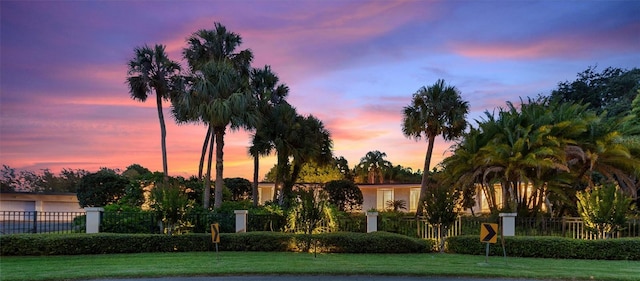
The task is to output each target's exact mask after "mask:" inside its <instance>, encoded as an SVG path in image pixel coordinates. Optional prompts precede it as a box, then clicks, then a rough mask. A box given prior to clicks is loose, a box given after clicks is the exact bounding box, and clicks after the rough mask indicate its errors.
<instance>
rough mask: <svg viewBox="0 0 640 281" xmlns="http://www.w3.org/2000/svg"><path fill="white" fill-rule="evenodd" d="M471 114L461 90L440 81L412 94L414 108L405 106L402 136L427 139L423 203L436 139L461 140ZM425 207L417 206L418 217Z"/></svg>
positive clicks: (421, 196)
mask: <svg viewBox="0 0 640 281" xmlns="http://www.w3.org/2000/svg"><path fill="white" fill-rule="evenodd" d="M468 112H469V103H468V102H466V101H463V100H462V97H461V95H460V91H458V89H456V87H454V86H447V85H445V83H444V80H442V79H439V80H438V81H436V83H435V84H433V85H432V86H429V87H422V88H420V89H419V90H418V92H416V93H415V94H413V99H412V101H411V105H409V106H406V107H404V115H403V120H402V133H403V134H404V135H405V136H406V137H409V138H414V139H415V140H420V139H421V138H422V137H424V138H425V139H426V140H427V143H428V147H427V154H426V156H425V161H424V169H423V171H424V173H423V174H422V182H421V185H420V198H421V199H420V202H423V198H424V195H425V194H426V191H427V182H428V177H429V173H428V171H429V167H430V164H431V155H432V154H433V145H434V142H435V139H436V136H439V135H442V137H443V139H444V140H445V141H448V140H453V139H455V138H457V137H459V136H460V135H461V134H462V133H463V132H464V129H465V128H466V127H467V121H466V120H465V118H466V115H467V113H468ZM422 205H423V204H419V205H418V209H417V211H416V215H421V214H422V210H423V206H422Z"/></svg>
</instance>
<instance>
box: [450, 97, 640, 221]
mask: <svg viewBox="0 0 640 281" xmlns="http://www.w3.org/2000/svg"><path fill="white" fill-rule="evenodd" d="M636 100H637V102H636V103H637V104H636V106H638V105H640V95H638V97H637V98H636ZM638 119H640V116H639V115H635V114H634V113H633V112H631V113H630V114H629V115H627V116H624V117H618V118H610V117H607V116H606V112H605V113H597V112H596V111H595V110H591V109H589V108H588V106H587V105H582V104H573V103H558V102H553V101H550V99H549V98H546V97H538V98H536V99H531V98H530V99H528V100H527V101H521V104H520V105H518V106H516V105H514V104H512V103H510V102H508V103H507V107H506V108H500V109H499V110H498V112H497V113H490V112H485V116H484V118H483V119H482V120H480V121H478V127H477V128H476V127H472V128H471V129H470V130H469V131H468V132H467V133H465V134H464V135H463V138H462V139H461V141H460V142H459V143H457V144H456V145H455V146H454V148H453V154H452V156H450V157H448V158H446V159H445V160H444V161H443V163H442V166H443V168H444V170H443V173H444V174H446V176H445V177H443V178H444V179H445V181H448V183H449V184H451V185H454V186H456V187H457V188H458V189H460V190H462V191H463V192H464V193H466V195H470V196H465V197H467V198H470V197H473V196H474V195H475V192H476V190H477V187H478V186H479V187H481V188H480V190H481V192H482V193H483V195H484V197H485V198H486V199H487V203H488V204H489V207H490V208H491V210H492V211H493V212H496V211H498V209H499V208H503V209H505V210H508V211H512V212H519V213H521V214H527V215H535V214H537V213H539V212H540V211H541V209H543V206H544V207H546V210H547V211H549V212H550V213H552V214H555V215H558V216H562V215H565V214H572V213H573V214H575V206H576V200H577V199H576V192H578V191H580V190H584V189H587V188H592V187H593V186H594V185H598V184H602V183H605V182H613V183H615V184H617V185H618V186H619V187H620V188H621V189H622V190H623V191H624V192H625V193H626V194H627V195H629V196H631V197H633V198H637V189H638V187H639V186H638V185H639V182H640V181H639V179H640V139H639V138H638V133H639V132H640V130H639V129H640V127H638V126H637V124H638V123H637V122H635V120H638ZM634 122H635V123H634ZM633 124H635V125H633ZM496 187H500V188H501V192H502V194H501V195H502V196H501V198H502V200H500V199H498V198H497V197H496V195H497V193H496V191H497V190H496ZM499 201H501V202H499Z"/></svg>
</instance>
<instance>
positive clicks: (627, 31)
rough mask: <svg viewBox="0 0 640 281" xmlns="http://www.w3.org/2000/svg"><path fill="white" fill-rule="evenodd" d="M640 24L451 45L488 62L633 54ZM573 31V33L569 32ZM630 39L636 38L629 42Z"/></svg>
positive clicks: (459, 50) (463, 41) (457, 51)
mask: <svg viewBox="0 0 640 281" xmlns="http://www.w3.org/2000/svg"><path fill="white" fill-rule="evenodd" d="M638 31H640V23H637V22H632V23H630V24H628V25H625V26H621V27H616V28H614V29H611V30H584V31H581V32H576V31H575V30H566V31H565V32H567V33H563V34H555V35H550V36H548V37H540V38H533V39H530V40H520V41H502V42H500V41H498V42H488V43H483V42H473V41H467V40H462V41H460V42H454V43H451V44H450V46H451V48H452V49H453V51H454V52H455V53H458V54H460V55H462V56H466V57H472V58H486V59H539V58H557V57H565V58H566V57H569V58H584V57H590V56H591V55H592V54H594V53H600V52H603V51H605V52H607V53H617V52H634V51H636V50H637V46H638V44H640V39H637V38H638V36H636V35H637V34H638ZM569 32H572V33H569ZM630 38H636V39H632V40H629V39H630Z"/></svg>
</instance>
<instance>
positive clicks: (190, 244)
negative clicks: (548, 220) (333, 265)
mask: <svg viewBox="0 0 640 281" xmlns="http://www.w3.org/2000/svg"><path fill="white" fill-rule="evenodd" d="M313 239H314V241H317V245H318V246H319V247H320V250H321V251H323V252H336V253H416V252H427V251H430V250H431V248H432V246H433V244H432V243H431V242H429V241H424V240H419V239H414V238H409V237H406V236H402V235H397V234H392V233H383V232H378V233H369V234H365V233H327V234H318V235H314V236H313ZM305 240H306V237H305V236H304V235H302V234H291V233H280V232H248V233H221V234H220V244H219V245H218V246H219V249H220V250H221V251H271V252H273V251H301V249H303V248H304V247H303V246H304V243H306V242H305ZM0 244H1V245H2V248H0V255H2V256H29V255H85V254H115V253H141V252H187V251H211V250H213V248H214V246H213V243H212V242H211V235H210V234H200V233H198V234H187V235H173V236H169V235H161V234H114V233H97V234H57V235H51V234H16V235H3V236H0Z"/></svg>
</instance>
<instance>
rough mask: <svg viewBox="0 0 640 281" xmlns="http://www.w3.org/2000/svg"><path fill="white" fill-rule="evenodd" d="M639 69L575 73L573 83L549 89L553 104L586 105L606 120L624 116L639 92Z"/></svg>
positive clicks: (611, 68) (593, 68)
mask: <svg viewBox="0 0 640 281" xmlns="http://www.w3.org/2000/svg"><path fill="white" fill-rule="evenodd" d="M639 82H640V69H638V68H634V69H632V70H623V69H620V68H613V67H608V68H606V69H604V70H602V72H600V73H597V72H596V67H589V68H587V69H586V70H585V71H583V72H580V73H578V78H577V79H576V80H575V81H571V82H569V81H565V82H561V83H559V84H558V89H555V90H553V92H552V93H551V96H550V97H551V99H552V100H553V101H555V102H559V103H562V102H566V103H580V104H588V106H589V108H590V109H594V110H596V111H597V113H603V112H606V114H607V116H608V117H614V116H621V115H625V114H626V113H628V112H629V110H630V109H631V107H630V106H631V102H632V101H633V99H634V98H635V96H636V94H637V91H638V89H640V83H639Z"/></svg>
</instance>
